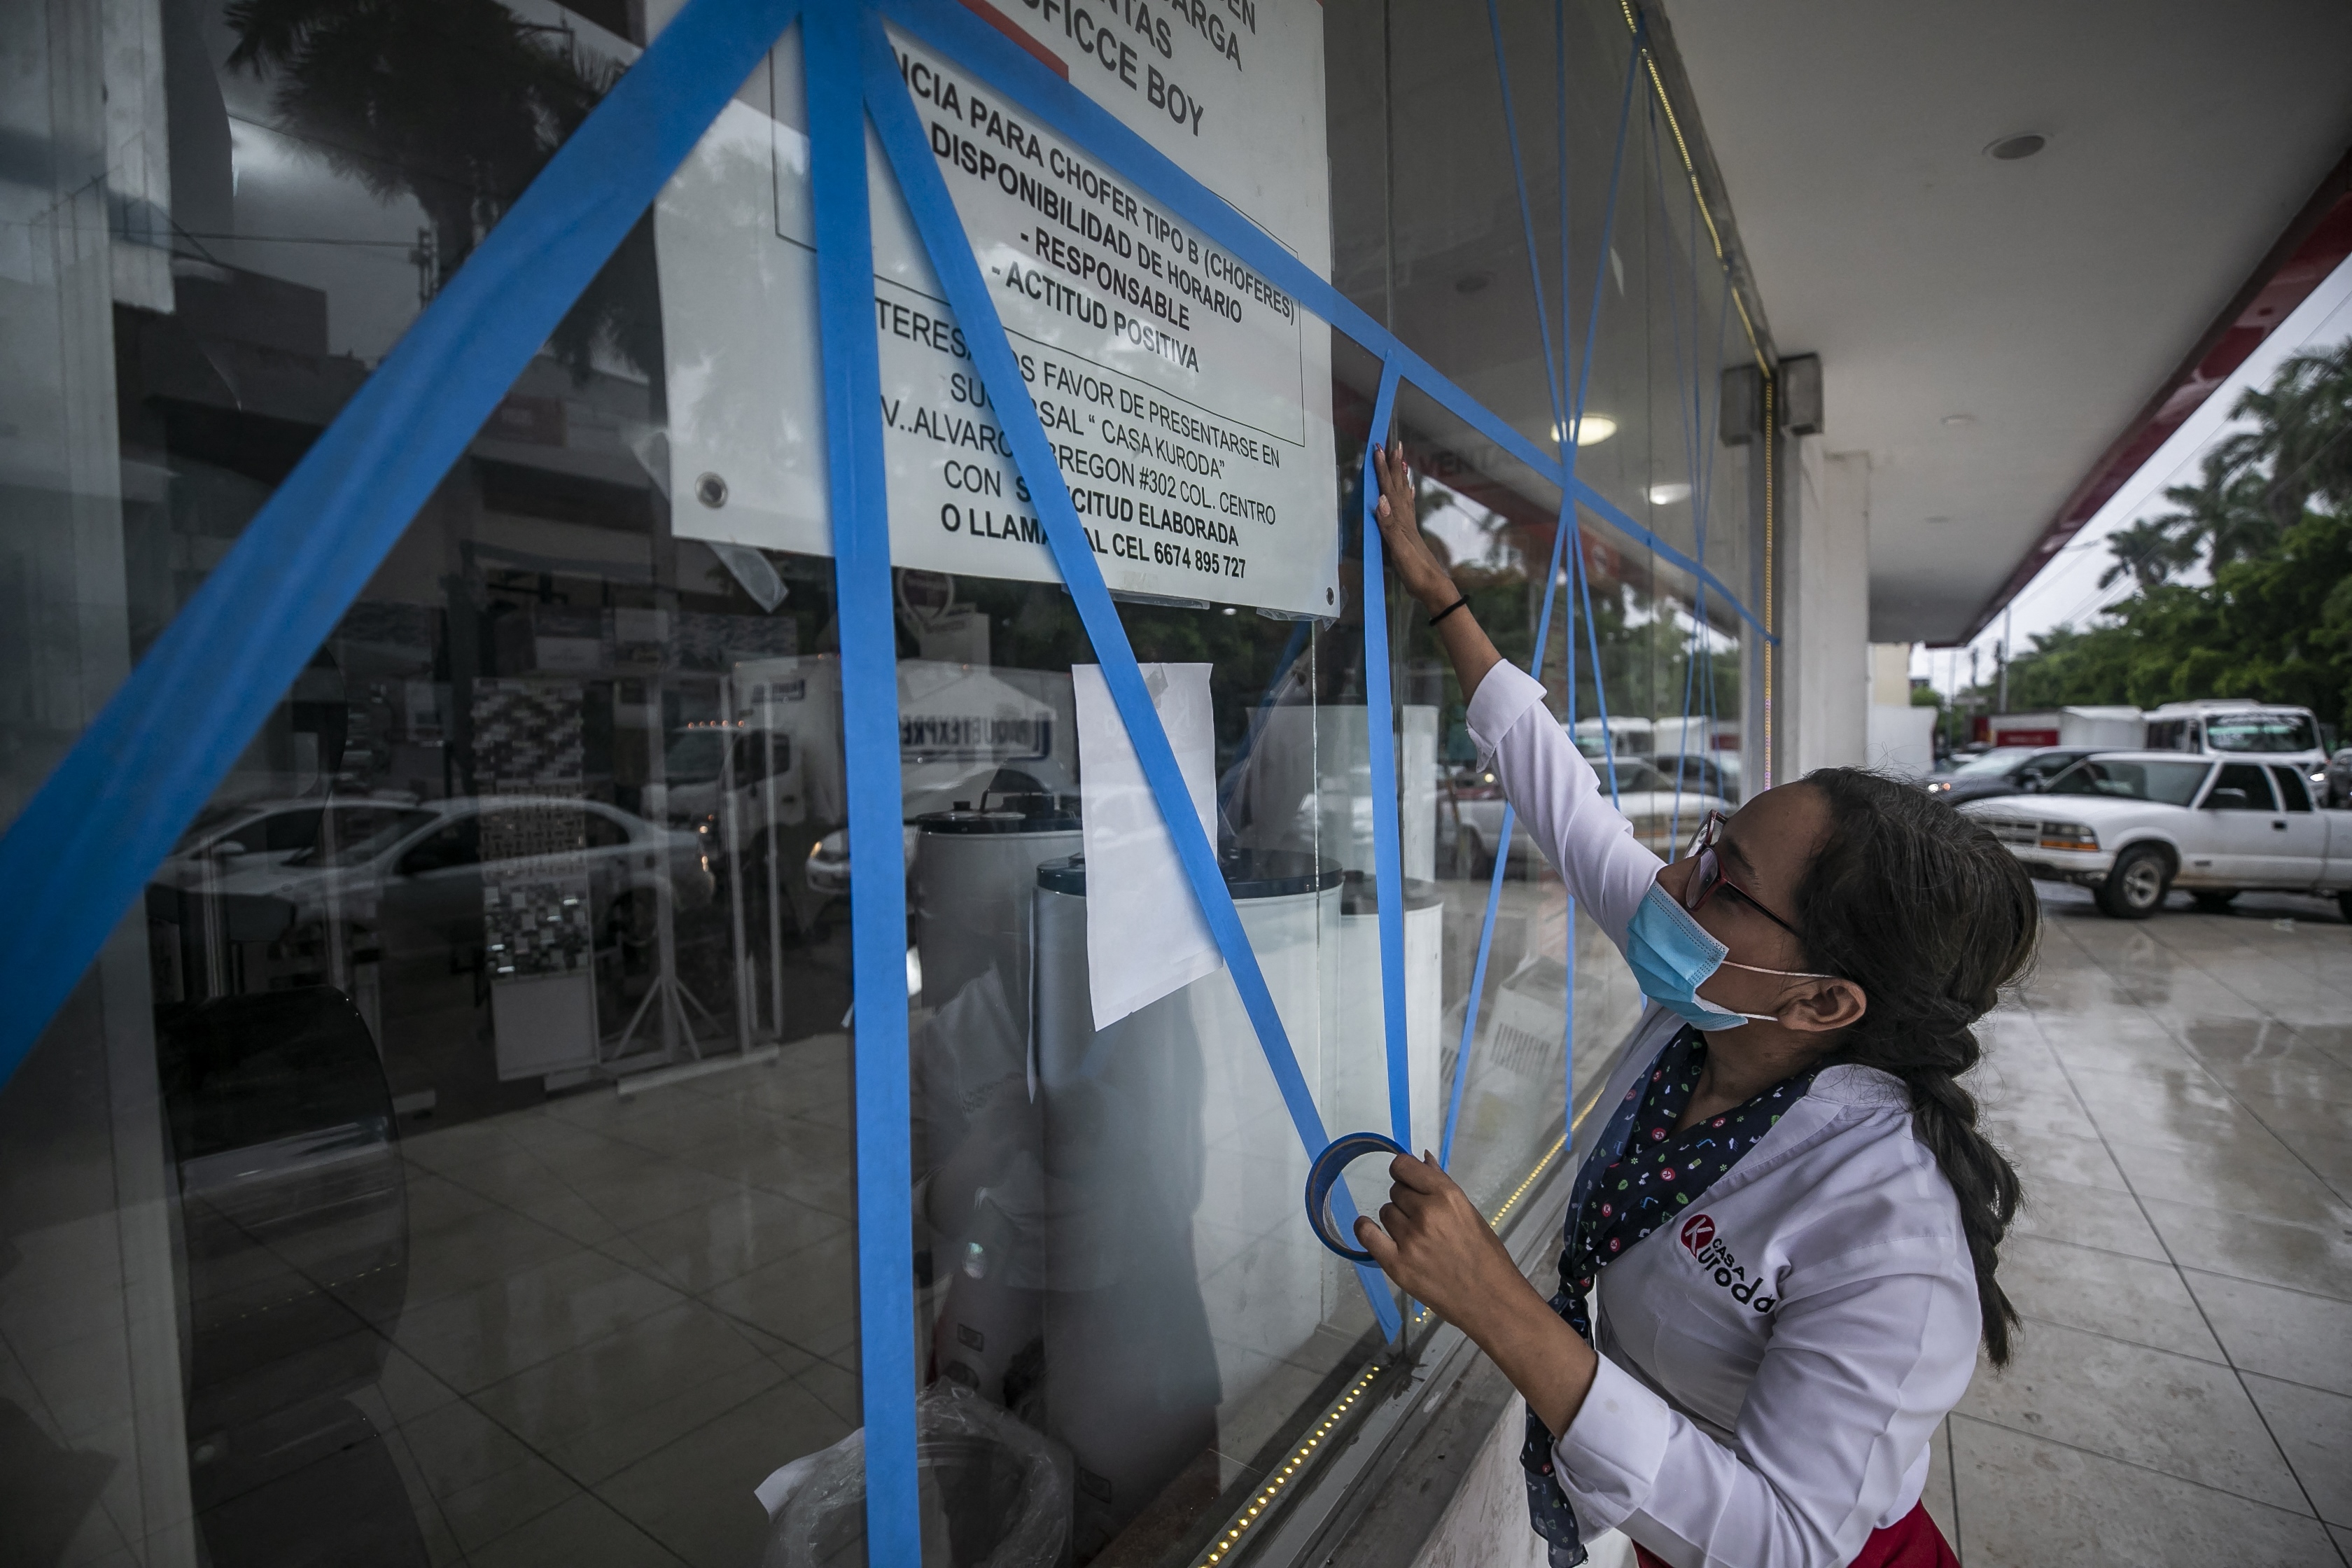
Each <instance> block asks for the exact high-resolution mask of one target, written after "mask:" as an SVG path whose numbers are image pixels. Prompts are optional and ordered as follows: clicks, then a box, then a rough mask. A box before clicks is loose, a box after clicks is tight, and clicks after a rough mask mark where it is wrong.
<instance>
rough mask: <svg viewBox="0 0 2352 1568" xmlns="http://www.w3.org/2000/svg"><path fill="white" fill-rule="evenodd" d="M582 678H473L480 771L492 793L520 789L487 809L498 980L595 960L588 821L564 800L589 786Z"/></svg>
mask: <svg viewBox="0 0 2352 1568" xmlns="http://www.w3.org/2000/svg"><path fill="white" fill-rule="evenodd" d="M581 695H582V689H581V685H580V683H579V682H578V681H576V680H483V681H478V682H476V683H475V686H474V757H475V765H476V776H477V778H478V780H479V782H480V788H481V791H482V793H483V795H486V796H499V795H511V796H517V797H520V798H519V799H518V801H517V804H516V805H513V806H510V807H505V808H502V809H499V810H496V811H486V812H484V813H483V814H482V818H481V822H482V840H481V854H482V921H483V926H484V934H485V938H486V941H487V944H488V951H489V957H490V973H491V976H492V979H493V982H494V983H495V982H496V981H500V980H513V979H520V978H521V977H522V976H525V975H530V974H553V973H560V972H562V971H564V970H576V969H585V968H586V967H588V965H589V964H590V963H591V962H592V961H593V950H594V946H595V934H594V931H593V927H592V925H591V923H590V907H589V879H588V861H587V858H586V853H585V852H586V850H587V847H588V840H587V832H586V823H585V820H584V818H583V816H582V814H581V812H580V810H579V808H578V807H576V806H566V805H561V804H558V802H559V801H560V799H562V797H566V796H577V795H579V793H580V788H581V771H582V748H581V727H580V705H581Z"/></svg>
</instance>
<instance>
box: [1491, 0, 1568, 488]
mask: <svg viewBox="0 0 2352 1568" xmlns="http://www.w3.org/2000/svg"><path fill="white" fill-rule="evenodd" d="M1486 30H1487V31H1488V32H1490V33H1492V34H1493V35H1494V37H1495V85H1496V88H1498V89H1500V90H1501V93H1502V103H1501V105H1500V107H1501V109H1502V110H1503V139H1504V141H1505V142H1507V143H1508V144H1509V146H1510V149H1511V183H1512V184H1515V185H1516V186H1517V187H1518V193H1519V228H1520V231H1521V232H1522V233H1523V234H1524V235H1525V236H1526V238H1527V246H1528V283H1529V285H1531V286H1532V287H1533V288H1534V289H1535V296H1536V342H1538V343H1539V344H1541V345H1542V347H1543V351H1544V381H1545V383H1546V384H1548V385H1549V388H1550V389H1551V423H1552V429H1553V431H1554V432H1555V433H1556V434H1555V439H1556V440H1558V441H1559V444H1560V445H1561V446H1562V447H1566V445H1567V442H1568V434H1567V426H1565V425H1564V424H1563V423H1562V419H1563V416H1565V415H1566V414H1567V412H1568V405H1567V403H1566V401H1565V400H1564V399H1562V398H1561V396H1560V393H1559V376H1560V373H1559V369H1558V368H1556V367H1555V366H1554V365H1553V364H1552V358H1551V319H1550V317H1549V314H1547V313H1546V311H1545V310H1544V286H1543V265H1542V262H1541V259H1540V258H1538V256H1537V254H1536V216H1535V209H1534V208H1533V207H1532V206H1531V205H1528V171H1527V164H1526V163H1525V162H1524V161H1523V160H1521V158H1520V157H1519V117H1518V111H1517V110H1516V109H1514V108H1513V107H1512V105H1511V68H1510V66H1509V64H1508V63H1507V61H1506V60H1505V59H1504V58H1503V16H1502V13H1501V12H1500V11H1499V10H1497V9H1496V5H1495V0H1486ZM1565 169H1566V165H1565V164H1563V165H1562V170H1563V173H1564V172H1565ZM1564 210H1565V209H1563V211H1564ZM1559 305H1560V310H1561V312H1562V317H1561V325H1562V326H1563V327H1565V326H1566V325H1567V319H1566V311H1567V310H1568V296H1567V295H1566V294H1562V295H1561V296H1560V297H1559ZM1565 460H1566V459H1565V458H1563V459H1562V461H1563V462H1565Z"/></svg>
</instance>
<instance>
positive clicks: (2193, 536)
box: [2155, 405, 2282, 568]
mask: <svg viewBox="0 0 2352 1568" xmlns="http://www.w3.org/2000/svg"><path fill="white" fill-rule="evenodd" d="M2241 406H2243V405H2241ZM2271 450H2272V448H2271V447H2270V445H2269V441H2268V437H2267V433H2266V432H2263V431H2261V430H2253V431H2247V432H2245V433H2244V434H2242V435H2240V436H2233V437H2231V438H2230V439H2228V440H2227V441H2224V442H2222V443H2221V445H2220V446H2218V447H2214V448H2213V449H2212V450H2211V451H2210V452H2208V453H2206V454H2205V461H2204V463H2203V464H2202V466H2201V467H2202V471H2203V478H2202V479H2200V480H2199V481H2198V482H2197V483H2196V484H2193V485H2174V486H2172V487H2170V488H2169V489H2167V490H2166V491H2165V492H2164V499H2165V500H2168V501H2170V502H2171V503H2172V504H2173V505H2174V506H2177V507H2179V509H2180V510H2179V511H2176V512H2172V513H2169V514H2168V515H2166V516H2164V517H2161V518H2158V519H2157V520H2156V523H2155V526H2158V527H2161V528H2164V529H2167V530H2169V531H2171V532H2172V533H2174V534H2175V535H2176V536H2177V537H2178V538H2179V541H2180V542H2181V543H2182V545H2183V546H2184V548H2185V550H2186V552H2187V558H2186V559H2184V560H2182V561H2181V562H2180V563H2179V564H2180V565H2184V566H2185V565H2187V564H2188V563H2189V561H2192V560H2194V559H2195V558H2196V555H2197V552H2198V551H2199V550H2200V548H2201V549H2202V550H2203V552H2204V553H2205V557H2206V564H2207V565H2208V566H2210V567H2214V568H2219V567H2222V566H2226V565H2228V564H2229V563H2231V562H2232V561H2235V560H2238V559H2240V558H2241V557H2243V556H2252V555H2259V554H2261V553H2262V552H2263V551H2265V550H2267V549H2269V548H2270V547H2271V546H2272V545H2273V544H2274V543H2276V542H2278V535H2279V531H2280V528H2281V527H2282V524H2281V523H2280V521H2278V519H2277V518H2275V517H2274V516H2273V515H2272V513H2271V511H2270V510H2269V508H2268V507H2267V505H2266V504H2265V502H2266V500H2267V495H2266V492H2267V490H2268V489H2269V479H2268V476H2267V475H2266V474H2265V472H2264V471H2263V467H2264V459H2265V458H2266V456H2267V455H2268V453H2269V452H2270V451H2271Z"/></svg>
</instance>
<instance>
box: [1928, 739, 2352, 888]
mask: <svg viewBox="0 0 2352 1568" xmlns="http://www.w3.org/2000/svg"><path fill="white" fill-rule="evenodd" d="M1960 810H1961V811H1963V812H1965V813H1966V814H1967V815H1969V816H1973V817H1975V818H1976V819H1977V820H1978V821H1979V822H1981V823H1983V824H1984V825H1985V826H1987V827H1988V828H1990V829H1991V831H1992V834H1993V836H1994V837H1997V838H1999V839H2000V841H2001V842H2002V843H2003V844H2005V845H2007V846H2008V847H2009V850H2010V853H2011V854H2012V855H2014V856H2016V857H2017V858H2018V859H2019V860H2020V861H2021V862H2022V863H2023V864H2024V866H2025V868H2026V870H2027V871H2029V872H2031V873H2032V875H2033V876H2035V877H2037V878H2041V879H2046V880H2053V881H2063V882H2074V883H2076V884H2078V885H2080V886H2082V887H2085V888H2088V889H2091V890H2092V892H2093V893H2094V894H2095V895H2096V897H2097V900H2098V904H2099V908H2100V909H2101V910H2104V911H2105V913H2107V914H2110V915H2113V916H2115V917H2116V919H2118V920H2146V919H2147V917H2148V916H2149V915H2151V914H2154V913H2155V912H2156V910H2158V908H2159V907H2160V906H2161V905H2162V904H2163V902H2164V897H2165V894H2166V893H2168V892H2169V891H2170V890H2171V889H2173V888H2175V887H2179V888H2181V889H2184V890H2186V891H2188V892H2189V893H2190V894H2192V895H2193V896H2194V897H2195V899H2196V900H2197V904H2198V907H2199V908H2200V909H2206V910H2220V909H2222V908H2225V907H2227V905H2228V904H2229V902H2230V900H2231V899H2234V898H2236V897H2237V896H2238V893H2239V892H2240V891H2241V890H2242V889H2247V888H2264V889H2282V890H2284V891H2289V892H2298V893H2318V894H2333V895H2334V896H2335V897H2336V900H2337V903H2338V905H2339V907H2341V908H2342V909H2343V910H2344V914H2345V918H2346V919H2347V920H2352V812H2342V811H2329V810H2326V809H2325V808H2323V807H2321V806H2319V805H2316V803H2315V801H2314V800H2313V798H2312V794H2311V790H2310V788H2309V781H2308V780H2307V779H2306V778H2305V770H2304V769H2303V767H2302V766H2301V765H2299V764H2298V763H2285V762H2274V763H2262V762H2224V761H2221V760H2220V759H2214V758H2204V757H2189V756H2183V755H2181V754H2180V753H2179V752H2102V753H2100V754H2098V755H2095V756H2091V757H2086V758H2084V760H2083V761H2081V762H2079V763H2075V764H2074V766H2073V767H2071V768H2069V769H2067V770H2066V771H2065V772H2064V773H2060V774H2059V775H2058V776H2057V777H2056V778H2054V779H2053V780H2051V781H2050V784H2049V785H2048V786H2047V787H2046V788H2044V789H2043V790H2042V792H2041V793H2040V794H2039V795H2034V796H2032V797H2031V798H2026V797H2017V796H2011V797H2008V798H2004V799H1998V800H1983V801H1971V802H1969V803H1968V804H1967V805H1962V806H1961V807H1960Z"/></svg>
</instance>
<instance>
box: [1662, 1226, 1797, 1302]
mask: <svg viewBox="0 0 2352 1568" xmlns="http://www.w3.org/2000/svg"><path fill="white" fill-rule="evenodd" d="M1682 1242H1683V1247H1684V1250H1685V1251H1687V1252H1688V1253H1689V1254H1690V1255H1691V1256H1692V1257H1693V1258H1696V1259H1697V1260H1698V1266H1699V1268H1700V1269H1701V1270H1702V1271H1706V1270H1709V1269H1712V1270H1713V1271H1714V1274H1715V1282H1716V1283H1717V1285H1720V1286H1722V1287H1723V1288H1724V1289H1726V1290H1728V1291H1729V1292H1730V1293H1731V1299H1732V1300H1735V1301H1737V1302H1738V1303H1739V1304H1740V1305H1741V1306H1743V1307H1748V1308H1752V1309H1754V1310H1756V1311H1759V1312H1769V1311H1770V1310H1772V1309H1773V1308H1774V1307H1775V1306H1777V1305H1779V1300H1778V1299H1777V1298H1775V1297H1771V1296H1759V1295H1758V1294H1757V1293H1756V1288H1757V1287H1758V1286H1759V1285H1760V1284H1762V1283H1763V1281H1762V1280H1761V1279H1749V1278H1748V1270H1747V1269H1746V1268H1744V1267H1742V1266H1741V1264H1740V1262H1739V1260H1738V1258H1734V1257H1732V1256H1731V1248H1730V1247H1729V1246H1728V1245H1727V1244H1726V1243H1724V1242H1721V1241H1718V1240H1717V1239H1716V1235H1715V1220H1714V1219H1713V1217H1712V1216H1710V1215H1703V1214H1695V1215H1691V1216H1690V1218H1688V1219H1686V1220H1685V1221H1683V1230H1682Z"/></svg>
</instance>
